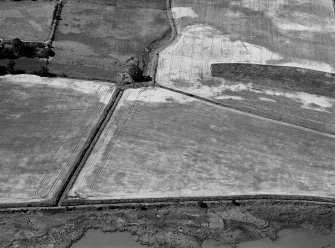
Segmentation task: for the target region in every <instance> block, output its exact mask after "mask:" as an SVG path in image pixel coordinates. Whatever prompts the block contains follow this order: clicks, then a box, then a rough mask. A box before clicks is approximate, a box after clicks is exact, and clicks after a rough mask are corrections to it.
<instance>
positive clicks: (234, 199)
mask: <svg viewBox="0 0 335 248" xmlns="http://www.w3.org/2000/svg"><path fill="white" fill-rule="evenodd" d="M150 200H151V201H143V199H138V200H137V201H130V200H128V201H123V202H121V201H120V202H111V201H109V202H108V201H100V202H98V201H95V202H93V201H86V202H83V201H77V202H76V204H72V205H71V204H63V205H59V206H56V205H55V206H12V207H8V208H0V213H8V212H10V213H27V212H28V211H29V212H67V211H85V210H92V209H93V210H103V209H106V210H110V209H141V208H142V207H145V208H147V209H150V208H163V207H167V206H184V207H185V206H186V207H188V206H198V205H199V202H205V203H206V204H207V205H209V207H210V205H211V204H213V205H216V204H234V205H236V204H237V205H239V204H245V205H246V204H248V203H255V202H256V203H270V204H288V203H293V204H297V205H298V204H301V205H306V204H313V205H318V206H335V198H334V199H332V198H322V197H314V196H293V195H291V196H285V195H240V196H238V195H234V196H233V195H232V196H216V197H184V198H151V199H150ZM67 203H70V202H67Z"/></svg>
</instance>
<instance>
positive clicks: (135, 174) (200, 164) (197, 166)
mask: <svg viewBox="0 0 335 248" xmlns="http://www.w3.org/2000/svg"><path fill="white" fill-rule="evenodd" d="M334 140H335V137H334V136H332V135H327V134H323V133H319V132H316V131H311V130H307V129H304V128H301V127H296V126H293V125H289V124H285V123H281V122H277V121H273V120H268V119H265V118H262V117H258V116H254V115H251V114H246V113H244V112H241V111H236V110H232V109H229V108H224V107H220V106H216V105H212V104H210V103H206V102H204V101H199V100H196V99H194V98H191V97H188V96H185V95H181V94H178V93H173V92H171V91H167V90H164V89H160V88H147V89H136V90H135V89H134V90H127V91H126V92H125V93H124V95H123V97H122V99H121V101H120V102H119V104H118V106H117V108H116V110H115V112H114V114H113V116H112V118H111V119H110V121H109V123H108V124H107V126H106V128H105V130H104V131H103V133H102V135H101V138H100V139H99V141H98V142H97V144H96V146H95V148H94V149H93V151H92V153H91V154H90V157H89V158H88V160H87V162H86V164H85V166H84V168H83V169H82V171H81V173H80V174H79V177H78V178H77V180H76V181H75V184H74V185H73V187H72V188H71V190H70V192H69V195H68V200H79V201H86V200H88V201H90V200H125V199H141V198H163V197H200V196H202V197H208V196H232V195H254V194H273V195H300V196H315V197H334V196H335V194H334V187H335V186H334V182H333V178H334V176H335V170H334V159H335V153H334V151H335V142H334Z"/></svg>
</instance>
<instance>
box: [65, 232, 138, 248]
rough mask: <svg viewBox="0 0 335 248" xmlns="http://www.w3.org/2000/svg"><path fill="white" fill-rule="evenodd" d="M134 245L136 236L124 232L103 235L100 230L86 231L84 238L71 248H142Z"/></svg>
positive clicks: (136, 244)
mask: <svg viewBox="0 0 335 248" xmlns="http://www.w3.org/2000/svg"><path fill="white" fill-rule="evenodd" d="M143 247H144V246H141V245H140V244H138V243H136V236H132V235H131V234H130V233H126V232H116V233H110V232H107V233H104V232H102V231H100V230H88V231H87V232H86V234H85V236H84V237H83V238H82V239H80V240H79V241H78V242H77V243H75V244H73V245H72V246H71V248H143Z"/></svg>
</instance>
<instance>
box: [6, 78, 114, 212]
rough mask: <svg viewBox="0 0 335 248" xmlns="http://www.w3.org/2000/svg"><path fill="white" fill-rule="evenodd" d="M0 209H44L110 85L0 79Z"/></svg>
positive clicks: (87, 134)
mask: <svg viewBox="0 0 335 248" xmlns="http://www.w3.org/2000/svg"><path fill="white" fill-rule="evenodd" d="M0 89H1V90H0V105H1V113H0V130H1V132H0V157H1V161H0V170H1V173H0V206H1V205H3V204H17V205H27V204H29V203H37V204H48V203H50V201H52V200H55V199H54V197H55V194H56V193H57V192H58V191H59V190H60V186H61V185H62V184H63V183H64V182H65V181H66V180H67V179H68V176H69V173H70V171H71V170H72V169H73V167H74V165H75V163H76V160H77V158H78V156H79V154H80V152H81V150H82V149H83V147H84V145H85V144H86V141H87V140H88V139H89V137H90V135H91V132H92V130H94V128H95V126H96V124H97V123H98V121H99V118H100V117H101V115H102V113H103V111H104V109H105V108H106V105H107V104H108V102H109V101H110V99H111V98H112V93H113V91H114V86H113V85H110V84H109V85H107V84H104V83H95V82H89V81H85V82H84V81H79V80H68V79H44V78H39V77H37V76H28V75H18V76H4V77H1V78H0Z"/></svg>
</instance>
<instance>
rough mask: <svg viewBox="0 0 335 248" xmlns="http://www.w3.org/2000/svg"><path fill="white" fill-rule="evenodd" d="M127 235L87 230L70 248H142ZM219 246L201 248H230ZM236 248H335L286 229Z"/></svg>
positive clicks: (334, 240) (330, 239)
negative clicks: (275, 235)
mask: <svg viewBox="0 0 335 248" xmlns="http://www.w3.org/2000/svg"><path fill="white" fill-rule="evenodd" d="M142 247H143V246H141V245H140V244H138V243H136V239H135V237H134V236H132V235H131V234H129V233H120V232H117V233H104V232H102V231H99V230H89V231H87V233H86V234H85V236H84V237H83V238H82V239H81V240H79V241H78V242H77V243H75V244H74V245H73V246H71V248H142ZM230 247H231V246H229V245H220V244H219V243H218V242H216V241H214V240H205V241H204V242H203V243H202V248H230ZM237 248H335V234H329V235H321V234H316V233H315V232H313V231H310V230H305V229H286V230H282V231H280V232H279V233H278V239H277V240H275V241H273V240H270V239H269V238H263V239H259V240H255V241H248V242H242V243H240V244H238V245H237Z"/></svg>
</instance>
